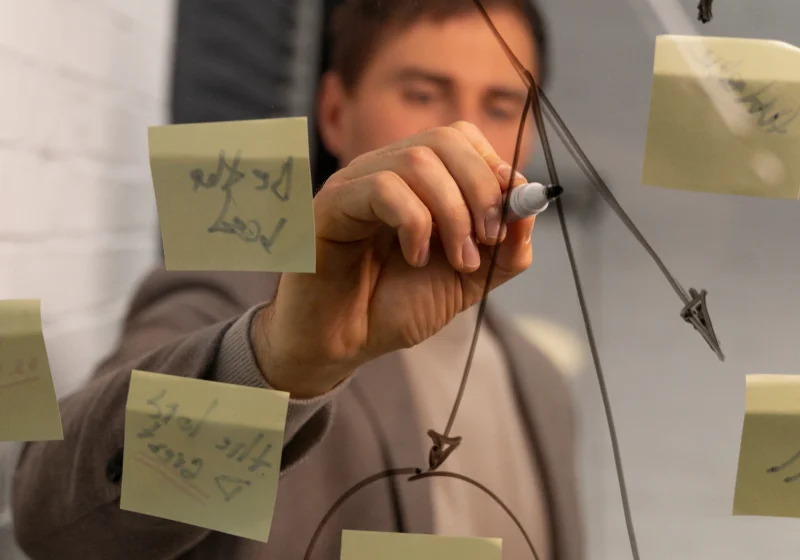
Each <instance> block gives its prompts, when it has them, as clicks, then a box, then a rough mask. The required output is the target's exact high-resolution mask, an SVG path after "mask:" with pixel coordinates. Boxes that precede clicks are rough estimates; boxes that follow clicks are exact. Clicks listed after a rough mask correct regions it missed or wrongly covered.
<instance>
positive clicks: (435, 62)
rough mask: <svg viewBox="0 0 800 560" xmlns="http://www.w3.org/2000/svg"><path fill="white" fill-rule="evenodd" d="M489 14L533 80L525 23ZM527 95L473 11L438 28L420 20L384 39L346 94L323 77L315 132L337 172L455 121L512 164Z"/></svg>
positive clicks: (335, 80)
mask: <svg viewBox="0 0 800 560" xmlns="http://www.w3.org/2000/svg"><path fill="white" fill-rule="evenodd" d="M489 13H490V16H491V18H492V21H493V22H494V24H495V26H496V27H497V28H498V30H499V32H500V33H501V35H502V36H503V38H504V39H505V40H506V42H507V43H508V45H509V47H510V48H511V50H512V51H513V52H514V53H515V54H516V56H517V57H518V58H519V60H520V62H522V64H523V65H524V66H525V67H526V68H528V69H529V70H531V71H532V72H533V73H534V76H536V75H537V73H536V70H537V68H536V61H535V51H534V48H535V47H534V42H533V38H532V37H531V34H530V31H529V30H528V27H527V24H526V22H525V21H524V20H522V19H521V17H520V16H519V15H518V14H517V13H516V12H515V11H513V10H509V9H504V8H499V9H495V10H490V11H489ZM353 32H354V33H357V32H358V31H357V30H354V31H353ZM526 95H527V91H526V89H525V87H524V84H523V82H522V80H521V79H520V77H519V75H518V74H517V72H516V71H515V70H514V67H513V66H512V65H511V62H510V61H509V60H508V58H507V57H506V55H505V53H504V52H503V50H502V47H501V46H500V45H499V43H498V41H497V39H496V38H495V37H494V35H493V34H492V32H491V30H490V28H489V26H488V25H487V24H486V22H485V21H484V20H483V18H482V17H481V16H480V14H479V13H478V12H477V11H476V12H475V13H468V14H464V15H460V16H456V17H453V18H450V19H447V20H444V21H442V22H439V23H434V22H431V21H427V20H423V21H420V22H417V23H415V24H412V25H411V26H410V27H408V28H407V29H405V30H403V31H401V32H397V33H391V34H389V35H387V36H386V37H385V39H383V41H382V42H381V43H380V45H379V46H378V48H377V52H376V53H374V55H373V56H372V57H371V59H370V61H369V63H368V65H367V67H366V68H365V70H364V72H363V74H362V76H361V79H360V81H359V82H358V84H357V86H356V87H355V88H354V90H353V91H352V92H350V93H348V92H346V91H345V89H344V87H343V86H342V84H341V81H340V80H339V77H338V76H337V75H336V74H333V73H329V74H328V75H326V76H325V78H324V80H323V84H322V88H321V91H320V97H319V109H320V110H319V125H320V130H321V131H322V136H323V139H324V141H325V144H326V146H327V148H328V150H329V151H330V152H331V153H333V154H334V155H335V156H336V157H337V158H338V159H339V162H340V164H341V165H346V164H347V163H349V161H350V160H352V159H353V158H355V157H357V156H359V155H361V154H363V153H365V152H368V151H371V150H375V149H378V148H381V147H383V146H386V145H388V144H391V143H393V142H396V141H398V140H402V139H403V138H406V137H408V136H411V135H413V134H416V133H418V132H421V131H423V130H427V129H430V128H433V127H436V126H444V125H448V124H451V123H453V122H455V121H458V120H464V121H468V122H471V123H472V124H475V125H476V126H478V128H480V130H481V131H482V132H483V133H484V135H485V136H486V138H487V139H488V140H489V142H490V143H491V144H492V146H494V148H495V150H496V151H497V153H498V155H499V156H500V157H501V158H503V159H504V160H505V161H507V162H509V163H510V162H511V161H512V159H513V157H514V147H515V142H516V138H517V131H518V128H519V122H520V118H521V115H522V110H523V108H524V105H525V99H526ZM532 124H533V122H532V119H531V118H530V116H529V117H528V122H527V123H526V126H525V130H526V134H525V138H524V141H523V150H522V153H521V157H522V158H523V159H522V161H521V165H520V167H522V166H523V165H524V164H525V157H526V156H527V155H528V154H529V153H530V150H531V148H532V139H533V126H532Z"/></svg>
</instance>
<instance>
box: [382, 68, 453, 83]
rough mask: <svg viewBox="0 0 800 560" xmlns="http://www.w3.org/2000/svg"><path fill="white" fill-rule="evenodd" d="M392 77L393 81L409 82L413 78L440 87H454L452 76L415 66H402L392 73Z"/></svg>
mask: <svg viewBox="0 0 800 560" xmlns="http://www.w3.org/2000/svg"><path fill="white" fill-rule="evenodd" d="M390 79H391V81H393V82H408V81H412V80H418V81H425V82H432V83H434V84H436V85H438V86H440V87H452V85H453V78H451V77H450V76H447V75H446V74H440V73H438V72H431V71H430V70H425V69H423V68H417V67H415V66H406V67H404V68H400V69H399V70H397V71H396V72H394V73H393V74H392V75H391V77H390Z"/></svg>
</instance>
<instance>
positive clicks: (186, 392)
mask: <svg viewBox="0 0 800 560" xmlns="http://www.w3.org/2000/svg"><path fill="white" fill-rule="evenodd" d="M288 404H289V395H288V393H283V392H279V391H271V390H267V389H260V388H254V387H242V386H238V385H228V384H224V383H217V382H213V381H205V380H199V379H189V378H185V377H179V376H175V375H162V374H159V373H151V372H144V371H133V373H132V375H131V384H130V390H129V392H128V403H127V406H126V411H125V453H124V456H123V469H122V470H123V476H122V496H121V499H120V507H121V508H122V509H124V510H129V511H135V512H138V513H144V514H147V515H152V516H156V517H162V518H164V519H171V520H173V521H180V522H183V523H188V524H190V525H195V526H198V527H204V528H206V529H211V530H214V531H220V532H223V533H228V534H231V535H235V536H238V537H244V538H248V539H253V540H258V541H262V542H266V541H267V539H268V537H269V531H270V526H271V524H272V514H273V510H274V507H275V496H276V490H277V486H278V475H279V474H280V466H281V451H282V449H283V437H284V427H285V424H286V411H287V408H288Z"/></svg>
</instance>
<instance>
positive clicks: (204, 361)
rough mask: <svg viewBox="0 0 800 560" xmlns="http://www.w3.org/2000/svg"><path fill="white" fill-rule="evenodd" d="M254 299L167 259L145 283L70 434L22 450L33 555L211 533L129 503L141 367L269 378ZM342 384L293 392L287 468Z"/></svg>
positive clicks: (168, 553) (117, 548) (18, 482)
mask: <svg viewBox="0 0 800 560" xmlns="http://www.w3.org/2000/svg"><path fill="white" fill-rule="evenodd" d="M265 276H266V275H265ZM227 278H228V279H229V278H230V276H228V277H227ZM271 281H272V282H275V279H274V278H271ZM264 293H268V290H266V289H265V290H264ZM247 299H248V298H247V297H243V296H242V294H241V293H239V292H237V289H235V288H234V284H233V283H232V282H230V281H229V280H226V276H225V275H221V274H196V275H190V274H182V273H165V272H164V271H157V272H156V273H154V274H153V275H152V276H151V277H150V278H148V279H147V280H146V281H145V282H144V283H143V284H142V286H141V287H140V289H139V291H138V293H137V294H136V296H135V298H134V300H133V303H132V305H131V310H130V312H129V315H128V318H127V319H126V322H125V326H124V329H123V334H122V338H121V341H120V344H119V346H118V347H117V349H116V350H115V352H114V353H113V354H112V356H111V357H110V358H109V359H107V360H106V361H105V362H104V363H103V364H101V365H100V366H99V368H98V369H97V370H96V371H95V373H94V374H93V375H92V376H91V378H90V380H89V382H88V383H87V384H86V385H85V386H84V387H83V388H82V389H81V390H80V391H78V392H76V393H73V394H72V395H70V396H69V397H67V398H66V399H64V400H62V401H61V402H60V403H59V406H60V409H61V418H62V423H63V427H64V440H63V441H43V442H30V443H28V444H26V446H25V448H24V449H23V451H22V454H21V457H20V460H19V463H18V465H17V469H16V473H15V475H14V481H13V488H12V509H13V515H14V525H15V531H16V536H17V540H18V542H19V544H20V546H21V547H22V549H23V550H24V552H25V553H26V554H27V555H28V556H30V557H31V558H32V560H40V559H41V560H44V559H51V558H60V559H63V560H72V559H81V560H83V559H85V558H103V559H104V560H114V559H128V558H130V559H136V560H139V559H141V558H147V559H148V560H166V559H173V558H176V557H178V556H180V555H181V554H183V553H184V552H186V551H188V550H190V549H192V548H194V547H195V546H197V544H198V543H199V542H200V541H202V540H203V539H204V538H205V537H206V535H207V534H208V531H207V530H205V529H202V528H198V527H194V526H190V525H186V524H182V523H177V522H173V521H168V520H164V519H160V518H157V517H151V516H146V515H140V514H136V513H132V512H128V511H124V510H121V509H120V508H119V498H120V488H121V487H120V480H121V477H122V476H123V473H122V455H123V441H124V422H125V404H126V399H127V395H128V386H129V383H130V377H131V371H132V370H134V369H138V370H143V371H150V372H156V373H164V374H170V375H179V376H183V377H193V378H198V379H210V380H214V381H220V382H226V383H235V384H239V385H245V386H252V387H263V388H267V385H266V383H265V381H264V378H263V376H262V375H261V373H260V371H259V369H258V367H257V365H256V362H255V358H254V356H253V351H252V348H251V342H250V323H251V320H252V318H253V316H254V314H255V312H256V311H257V310H258V308H259V307H260V306H256V307H251V308H250V309H247V307H246V306H247V305H248V303H247ZM337 392H338V391H336V390H335V391H333V392H332V393H329V394H328V395H324V396H322V397H318V398H315V399H311V400H305V401H295V400H291V401H290V403H289V411H288V416H287V424H286V437H285V443H284V451H283V461H282V465H281V474H284V473H285V472H286V469H288V468H291V466H292V465H294V464H296V463H297V462H298V461H299V460H301V459H302V458H303V456H304V455H305V454H306V453H307V452H308V451H309V450H310V449H311V448H312V447H313V446H314V445H315V444H316V443H317V442H318V441H319V440H320V439H321V438H322V437H323V436H324V434H325V433H326V431H327V429H328V428H329V425H330V418H331V404H330V402H331V399H332V398H333V397H334V394H335V393H337Z"/></svg>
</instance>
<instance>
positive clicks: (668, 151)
mask: <svg viewBox="0 0 800 560" xmlns="http://www.w3.org/2000/svg"><path fill="white" fill-rule="evenodd" d="M798 116H800V49H797V48H796V47H794V46H792V45H789V44H786V43H782V42H779V41H766V40H757V39H733V38H726V37H698V36H689V37H685V36H675V35H663V36H660V37H658V38H657V39H656V51H655V60H654V66H653V87H652V91H651V95H650V116H649V120H648V125H647V140H646V142H645V155H644V166H643V169H642V183H643V184H645V185H655V186H660V187H668V188H673V189H682V190H691V191H704V192H713V193H724V194H740V195H750V196H761V197H770V198H787V199H797V198H799V197H800V157H798V153H800V119H799V118H798Z"/></svg>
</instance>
